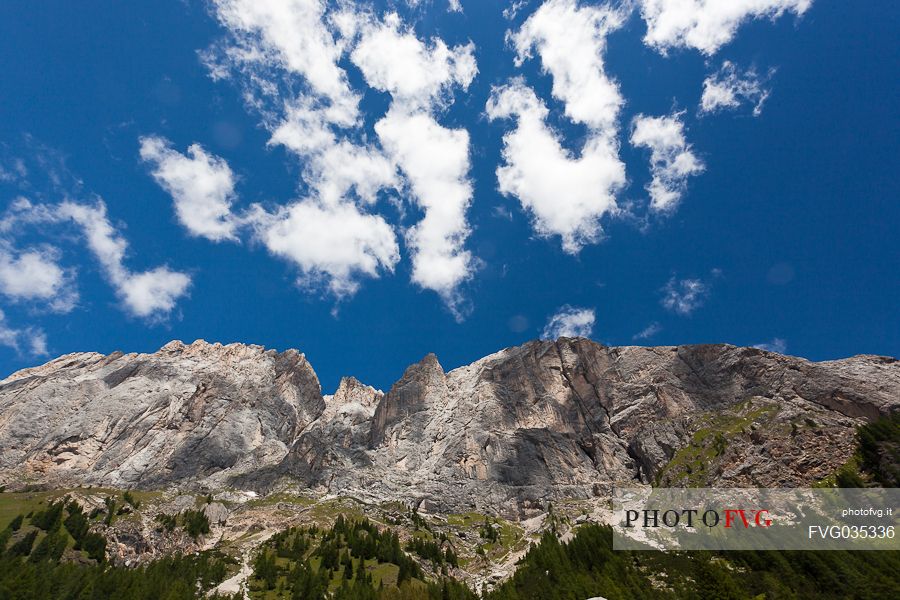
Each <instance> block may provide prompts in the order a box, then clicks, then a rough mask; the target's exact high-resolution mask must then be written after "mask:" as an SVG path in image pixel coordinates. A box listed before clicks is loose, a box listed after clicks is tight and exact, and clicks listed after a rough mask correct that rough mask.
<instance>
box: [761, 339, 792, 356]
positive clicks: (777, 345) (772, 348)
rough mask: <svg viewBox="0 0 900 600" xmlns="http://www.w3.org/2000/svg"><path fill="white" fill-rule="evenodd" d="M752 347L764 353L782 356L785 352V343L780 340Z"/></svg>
mask: <svg viewBox="0 0 900 600" xmlns="http://www.w3.org/2000/svg"><path fill="white" fill-rule="evenodd" d="M753 347H754V348H757V349H759V350H765V351H766V352H777V353H778V354H784V353H785V352H786V351H787V342H786V341H784V340H783V339H781V338H774V339H773V340H772V341H771V342H765V343H762V344H756V345H754V346H753Z"/></svg>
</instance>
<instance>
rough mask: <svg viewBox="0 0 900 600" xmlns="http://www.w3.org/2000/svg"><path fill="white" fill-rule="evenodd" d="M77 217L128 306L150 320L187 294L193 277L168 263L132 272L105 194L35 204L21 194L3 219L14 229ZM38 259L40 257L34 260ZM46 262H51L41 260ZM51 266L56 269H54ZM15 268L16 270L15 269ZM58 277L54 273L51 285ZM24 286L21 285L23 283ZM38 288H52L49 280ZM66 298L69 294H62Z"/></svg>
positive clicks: (74, 220)
mask: <svg viewBox="0 0 900 600" xmlns="http://www.w3.org/2000/svg"><path fill="white" fill-rule="evenodd" d="M67 222H68V223H74V224H75V225H76V226H77V227H78V228H79V229H80V230H81V232H82V233H83V235H84V237H85V240H86V242H87V246H88V249H89V250H90V251H91V253H92V254H93V255H94V256H95V258H96V259H97V261H98V262H99V263H100V266H101V268H102V270H103V273H104V275H105V277H106V279H107V280H108V281H109V282H110V284H112V286H113V288H115V290H116V294H117V295H118V296H119V298H120V300H121V301H122V305H123V308H124V309H125V311H126V312H128V313H130V314H132V315H134V316H137V317H141V318H146V319H149V320H159V319H162V318H164V317H165V316H166V315H168V314H169V313H170V312H171V311H172V310H173V309H174V308H175V305H176V302H177V301H178V299H180V298H181V297H183V296H185V295H186V294H187V291H188V288H189V286H190V283H191V279H190V277H189V276H188V275H186V274H184V273H180V272H177V271H172V270H171V269H169V268H168V267H167V266H161V267H157V268H155V269H151V270H148V271H144V272H133V271H131V270H129V269H128V268H127V267H126V266H125V256H126V252H127V249H128V242H127V241H126V240H125V238H124V237H122V236H121V234H119V232H118V231H116V229H115V227H113V225H112V223H110V221H109V218H108V217H107V213H106V205H105V204H104V203H103V201H102V200H98V201H97V202H96V203H95V204H93V205H89V204H80V203H77V202H74V201H71V200H67V201H64V202H62V203H60V204H32V203H31V202H29V201H28V200H27V199H24V198H20V199H18V200H17V201H16V202H14V203H13V204H12V206H11V207H10V210H9V211H8V212H7V214H6V215H5V216H4V219H3V220H2V223H0V231H2V232H4V234H5V235H7V236H9V235H11V233H10V232H11V231H12V230H14V228H15V227H16V226H17V225H25V224H31V225H44V226H46V225H48V224H60V223H67ZM35 264H37V263H35ZM40 264H41V265H42V266H43V267H44V268H46V267H47V266H48V264H47V263H45V262H41V263H40ZM51 271H52V269H51ZM11 272H14V270H13V271H11ZM53 281H55V279H54V276H52V275H51V276H50V282H51V284H50V287H52V283H53ZM20 289H21V288H20ZM34 289H35V290H42V291H43V292H44V293H46V292H47V291H48V284H47V283H44V284H43V288H41V287H40V286H37V287H35V288H34ZM61 297H62V298H65V295H63V296H61Z"/></svg>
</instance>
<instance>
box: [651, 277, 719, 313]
mask: <svg viewBox="0 0 900 600" xmlns="http://www.w3.org/2000/svg"><path fill="white" fill-rule="evenodd" d="M662 291H663V297H662V300H661V301H660V303H661V304H662V305H663V307H664V308H665V309H667V310H669V311H672V312H674V313H675V314H678V315H682V316H687V315H690V314H691V313H693V312H694V311H695V310H697V309H698V308H700V307H701V306H702V305H703V303H704V302H705V301H706V298H707V297H708V296H709V285H708V284H707V283H704V282H703V281H701V280H700V279H681V280H678V279H676V278H675V277H672V278H671V279H669V281H668V282H667V283H666V285H665V287H664V288H663V290H662Z"/></svg>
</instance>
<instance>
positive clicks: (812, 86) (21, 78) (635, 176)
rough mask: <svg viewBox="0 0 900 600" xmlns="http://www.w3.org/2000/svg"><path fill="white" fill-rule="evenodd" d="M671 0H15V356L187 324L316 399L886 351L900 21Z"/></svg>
mask: <svg viewBox="0 0 900 600" xmlns="http://www.w3.org/2000/svg"><path fill="white" fill-rule="evenodd" d="M711 4H715V3H711ZM673 5H674V3H673V2H670V1H669V0H641V1H638V2H620V3H615V2H613V3H593V2H585V1H582V2H575V1H574V0H548V1H546V2H540V1H539V0H532V1H530V2H528V1H526V2H522V3H520V4H519V5H518V8H517V10H515V11H513V10H512V6H511V4H507V3H500V2H490V1H482V0H479V1H475V0H471V1H467V0H462V1H461V2H460V3H459V5H458V6H456V3H452V2H449V3H448V2H446V1H445V0H433V1H430V0H420V1H419V2H406V1H399V0H398V1H394V2H388V3H383V2H374V3H353V2H344V3H330V2H320V1H319V0H293V1H292V2H274V1H273V2H262V1H257V2H249V0H248V1H244V0H216V1H209V2H205V1H204V2H200V1H193V0H184V1H176V0H172V1H169V2H165V1H163V2H154V3H121V2H112V1H99V0H96V1H90V2H84V3H72V2H62V1H55V0H53V1H47V2H40V3H35V2H24V1H19V0H12V1H8V2H4V3H3V4H2V6H0V68H2V73H3V76H2V79H0V202H2V207H3V213H2V216H0V219H2V220H0V310H2V315H3V319H2V321H0V371H2V372H3V373H4V374H5V373H9V372H11V371H13V370H16V369H19V368H22V367H25V366H29V365H33V364H38V363H41V362H43V361H44V360H46V359H47V358H48V357H52V356H56V355H58V354H62V353H67V352H74V351H87V350H92V351H99V352H104V353H106V352H111V351H113V350H116V349H121V350H123V351H126V352H127V351H139V352H147V351H154V350H155V349H157V348H159V347H160V346H162V345H163V344H165V343H166V342H167V341H169V340H171V339H182V340H185V341H192V340H194V339H197V338H203V339H206V340H209V341H220V342H223V343H227V342H233V341H240V342H248V343H257V344H262V345H265V346H267V347H272V348H278V349H284V348H289V347H295V348H299V349H300V350H302V351H304V352H305V353H306V354H307V356H308V357H309V358H310V360H311V361H312V363H313V365H314V367H315V368H316V370H317V372H318V373H319V376H320V378H321V380H322V383H323V386H324V388H325V390H326V391H330V390H333V389H334V388H335V387H336V385H337V382H338V380H339V378H340V376H341V375H348V374H352V375H355V376H357V377H359V378H360V379H361V380H363V381H366V382H368V383H371V384H372V385H375V386H378V387H382V388H387V387H389V386H390V384H391V383H392V382H393V381H394V380H396V379H397V378H398V377H399V376H400V375H401V374H402V371H403V369H404V368H405V367H406V366H407V365H408V364H410V363H412V362H415V361H417V360H419V359H420V358H421V357H422V356H423V355H424V354H425V353H427V352H435V353H436V354H437V355H438V357H439V359H440V360H441V362H442V364H443V365H444V367H445V368H452V367H456V366H459V365H461V364H465V363H468V362H471V361H473V360H475V359H477V358H480V357H481V356H484V355H486V354H488V353H491V352H493V351H496V350H498V349H500V348H503V347H506V346H510V345H515V344H520V343H523V342H525V341H527V340H529V339H533V338H536V337H540V336H542V335H546V336H553V335H556V334H559V333H580V334H584V335H589V336H590V337H592V338H593V339H595V340H597V341H600V342H603V343H607V344H611V345H627V344H647V345H669V344H686V343H707V342H728V343H733V344H738V345H767V347H770V348H773V349H778V350H783V351H786V352H787V353H789V354H795V355H799V356H804V357H807V358H810V359H814V360H822V359H829V358H838V357H844V356H849V355H853V354H859V353H872V354H884V355H893V356H897V355H898V354H900V310H898V309H900V277H898V274H900V249H898V242H897V239H898V238H897V234H896V232H897V230H898V226H900V203H898V173H900V164H898V162H900V161H898V156H900V152H898V144H897V139H898V133H900V132H898V127H900V125H898V124H900V119H898V103H897V98H898V97H900V89H898V87H900V86H898V78H897V70H896V68H897V64H898V58H900V56H898V55H900V49H898V46H897V44H896V31H897V28H898V24H900V23H898V15H900V9H898V8H897V7H896V6H895V5H894V4H893V3H887V2H883V3H835V2H824V1H822V0H815V1H812V2H811V1H808V0H766V1H765V2H755V3H751V2H744V1H743V0H738V1H735V2H730V3H727V6H728V7H729V8H728V10H724V11H721V10H720V11H717V10H715V7H713V8H709V7H707V6H705V5H704V4H703V3H694V4H693V6H689V8H688V9H686V10H682V11H680V12H677V11H676V12H673V9H672V6H673ZM723 6H724V5H723ZM753 6H756V7H757V8H756V9H753V8H752V7H753ZM759 7H761V8H759ZM504 11H505V14H504ZM754 11H755V12H754Z"/></svg>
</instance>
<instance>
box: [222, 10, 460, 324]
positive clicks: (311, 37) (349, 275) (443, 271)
mask: <svg viewBox="0 0 900 600" xmlns="http://www.w3.org/2000/svg"><path fill="white" fill-rule="evenodd" d="M215 6H216V9H217V14H218V17H219V20H220V22H222V24H223V25H224V26H225V27H226V28H227V29H228V30H229V31H230V32H231V34H232V39H231V43H230V44H228V45H226V46H225V47H221V48H219V52H218V55H216V54H215V53H207V54H206V59H207V64H209V65H210V67H211V70H212V73H213V75H214V77H221V76H226V75H231V74H235V73H236V74H237V75H238V77H237V78H238V79H239V80H240V81H241V82H242V83H243V85H244V88H245V96H246V97H247V98H248V103H249V104H250V105H251V106H252V107H253V108H254V110H256V111H258V112H259V114H260V115H261V116H262V118H263V122H264V124H265V125H266V126H267V127H268V128H269V130H270V131H271V133H272V136H271V140H270V143H271V144H273V145H281V146H284V147H285V148H286V149H288V150H289V151H291V152H292V153H294V154H295V155H296V156H297V157H298V158H299V159H300V160H301V162H302V164H303V179H304V182H305V183H306V185H307V186H308V191H309V193H308V194H307V196H306V197H304V198H301V199H299V200H297V201H295V202H294V203H293V204H290V205H288V206H286V207H277V208H275V209H271V208H270V209H263V208H262V207H260V206H256V207H254V209H253V211H251V214H250V216H249V217H248V218H249V224H250V225H251V226H252V227H253V228H254V231H255V233H256V237H257V239H259V240H261V241H262V243H263V244H264V245H266V247H267V248H268V250H269V251H270V252H272V253H273V254H275V255H278V256H281V257H283V258H286V259H288V260H290V261H292V262H293V263H295V264H296V265H297V266H298V267H299V269H300V271H301V280H303V281H304V282H315V281H320V282H322V283H324V284H325V285H326V286H327V288H328V289H330V290H331V291H332V292H333V293H335V294H336V295H338V296H344V295H348V294H352V293H354V292H355V291H356V290H357V289H358V288H359V278H361V277H378V276H379V275H380V274H381V273H382V272H388V271H393V268H394V265H395V264H396V262H397V261H398V252H399V250H398V247H397V244H396V239H395V238H396V235H395V230H394V226H392V225H391V224H389V223H388V222H387V221H386V220H385V219H384V218H383V217H381V216H379V215H377V214H373V212H374V211H375V210H376V208H377V206H376V205H377V203H378V199H379V195H380V193H381V192H382V191H387V190H393V191H396V192H397V193H399V194H400V195H401V196H402V197H403V199H404V200H407V201H408V202H410V203H412V204H413V205H415V206H416V207H418V208H419V209H421V210H422V211H423V213H424V217H423V219H422V220H421V221H420V222H419V223H417V224H415V225H413V226H412V227H410V228H408V230H407V231H406V234H405V237H406V242H407V247H408V248H409V250H410V253H411V259H412V263H413V269H412V280H413V283H415V284H416V285H419V286H420V287H422V288H425V289H430V290H434V291H436V292H437V293H438V294H440V295H441V297H442V298H443V299H444V300H445V302H446V303H447V305H448V306H449V307H450V309H451V310H452V311H453V312H454V314H456V315H457V317H459V316H460V313H459V310H458V306H459V302H460V296H459V292H458V289H459V286H460V284H461V283H463V282H464V281H465V280H467V279H468V278H469V277H470V276H471V274H472V272H473V271H474V268H475V266H476V264H477V261H475V260H474V259H473V257H472V256H471V254H470V253H469V252H468V251H467V250H465V242H466V239H467V237H468V235H469V231H470V228H469V225H468V221H467V218H466V211H467V209H468V207H469V204H470V203H471V195H472V190H471V188H472V186H471V182H470V181H469V179H468V171H469V149H468V144H469V138H468V133H467V132H466V131H464V130H460V129H449V128H445V127H443V126H441V125H440V124H439V123H438V118H437V113H438V111H440V110H442V109H444V108H445V107H446V106H448V105H449V104H450V103H451V102H452V99H453V95H452V94H453V90H454V88H462V89H465V88H467V87H468V85H469V84H470V83H471V81H472V79H473V78H474V77H475V75H476V73H477V66H476V62H475V57H474V46H473V45H472V44H471V43H468V44H463V45H459V46H455V47H449V46H448V45H447V44H446V43H445V42H444V41H443V40H441V39H440V38H434V39H431V40H429V41H428V42H425V41H422V40H420V39H419V38H418V37H417V36H416V35H415V32H414V31H413V30H412V29H411V28H410V27H407V26H406V25H404V23H403V22H402V20H401V18H400V17H399V16H398V15H397V14H396V13H393V12H391V13H388V14H386V15H384V16H383V17H382V18H378V17H377V16H376V15H375V14H373V13H372V12H369V11H366V10H361V9H359V8H357V7H356V6H355V5H354V4H352V3H343V4H339V5H337V6H336V7H333V9H329V7H328V6H326V3H325V2H320V1H319V0H293V1H291V2H283V3H282V2H271V1H267V2H261V3H259V2H255V1H250V0H246V1H244V0H216V2H215ZM345 57H347V58H349V59H350V61H351V62H352V63H353V64H354V65H355V66H356V67H358V68H359V70H360V71H361V73H362V75H363V79H364V81H365V83H366V85H368V86H369V87H371V88H373V89H376V90H379V91H383V92H387V93H389V94H390V95H391V105H390V108H389V110H388V112H387V114H386V115H384V116H383V118H382V119H381V120H380V121H379V122H378V123H376V124H375V131H376V133H377V136H378V140H377V141H378V142H379V144H378V145H376V144H374V143H371V142H369V141H368V140H367V139H366V136H365V134H364V133H363V132H362V125H363V119H362V118H361V116H360V114H359V109H358V102H359V98H360V94H359V93H357V92H356V91H355V90H354V89H353V88H352V86H351V85H350V83H349V79H348V77H347V74H346V72H345V70H344V68H343V67H342V66H341V61H342V59H343V58H345ZM301 214H302V215H304V216H305V217H307V218H310V219H312V222H319V221H322V222H333V221H334V218H335V216H336V215H344V216H349V218H350V219H351V222H352V223H353V227H352V228H350V229H349V230H347V232H346V237H345V238H344V239H343V240H342V242H343V243H344V244H345V245H347V246H349V249H348V250H347V251H344V252H341V253H340V256H339V257H338V258H336V259H335V260H331V259H330V258H329V256H330V250H331V249H333V244H332V243H331V242H330V240H327V239H325V238H323V237H322V236H314V237H313V238H309V239H307V240H305V241H302V242H298V241H297V240H299V238H300V237H301V236H305V235H307V234H308V233H309V231H308V226H307V224H306V223H305V222H301V221H300V220H299V219H298V218H296V217H295V215H301ZM368 228H371V229H368ZM288 240H291V241H288ZM314 241H317V243H319V244H322V246H321V247H319V248H318V249H314V248H312V247H311V244H312V243H313V242H314Z"/></svg>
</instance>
